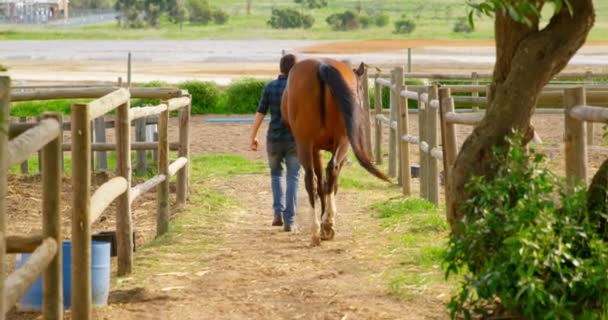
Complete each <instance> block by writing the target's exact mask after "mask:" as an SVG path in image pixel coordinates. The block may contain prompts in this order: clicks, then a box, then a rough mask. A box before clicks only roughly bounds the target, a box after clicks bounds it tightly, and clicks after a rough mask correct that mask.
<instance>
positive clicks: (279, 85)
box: [250, 54, 300, 232]
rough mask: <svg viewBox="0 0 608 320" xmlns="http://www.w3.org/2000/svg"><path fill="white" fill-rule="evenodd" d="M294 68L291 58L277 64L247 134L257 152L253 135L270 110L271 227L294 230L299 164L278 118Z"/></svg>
mask: <svg viewBox="0 0 608 320" xmlns="http://www.w3.org/2000/svg"><path fill="white" fill-rule="evenodd" d="M294 64H296V57H295V56H294V55H293V54H287V55H284V56H283V57H282V58H281V61H280V62H279V66H280V71H281V74H280V75H279V76H278V78H277V79H275V80H273V81H271V82H269V83H268V84H266V86H265V87H264V91H263V92H262V98H261V100H260V104H259V105H258V109H257V113H256V115H255V120H254V122H253V127H252V131H251V146H250V148H251V150H253V151H257V150H258V138H257V133H258V130H259V128H260V125H261V124H262V121H263V119H264V116H265V115H266V113H267V112H268V111H269V110H270V124H269V125H268V133H267V135H266V150H267V152H268V166H269V167H270V181H271V187H272V208H273V210H274V219H273V220H272V225H273V226H283V230H284V231H286V232H291V231H294V230H295V217H296V204H297V196H298V181H299V177H300V162H299V161H298V158H297V157H296V142H295V139H294V138H293V136H292V135H291V132H289V129H287V127H286V126H285V123H284V122H283V117H282V115H281V97H282V96H283V91H284V90H285V86H286V85H287V75H288V74H289V70H291V68H292V67H293V65H294ZM283 163H285V168H286V189H287V190H286V192H283V182H282V180H283Z"/></svg>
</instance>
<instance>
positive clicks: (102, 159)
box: [93, 116, 108, 171]
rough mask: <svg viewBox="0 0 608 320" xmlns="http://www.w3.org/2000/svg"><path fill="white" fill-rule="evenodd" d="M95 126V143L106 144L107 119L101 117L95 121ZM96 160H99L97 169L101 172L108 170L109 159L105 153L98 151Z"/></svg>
mask: <svg viewBox="0 0 608 320" xmlns="http://www.w3.org/2000/svg"><path fill="white" fill-rule="evenodd" d="M93 122H94V125H95V142H99V143H104V142H106V141H107V140H106V120H105V117H103V116H102V117H99V118H97V119H95V120H93ZM95 158H96V159H97V169H98V170H99V171H104V170H108V157H107V154H106V152H105V151H96V152H95Z"/></svg>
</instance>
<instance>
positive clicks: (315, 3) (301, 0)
mask: <svg viewBox="0 0 608 320" xmlns="http://www.w3.org/2000/svg"><path fill="white" fill-rule="evenodd" d="M294 2H295V3H297V4H300V5H302V6H305V7H307V8H308V9H318V8H323V7H327V0H294Z"/></svg>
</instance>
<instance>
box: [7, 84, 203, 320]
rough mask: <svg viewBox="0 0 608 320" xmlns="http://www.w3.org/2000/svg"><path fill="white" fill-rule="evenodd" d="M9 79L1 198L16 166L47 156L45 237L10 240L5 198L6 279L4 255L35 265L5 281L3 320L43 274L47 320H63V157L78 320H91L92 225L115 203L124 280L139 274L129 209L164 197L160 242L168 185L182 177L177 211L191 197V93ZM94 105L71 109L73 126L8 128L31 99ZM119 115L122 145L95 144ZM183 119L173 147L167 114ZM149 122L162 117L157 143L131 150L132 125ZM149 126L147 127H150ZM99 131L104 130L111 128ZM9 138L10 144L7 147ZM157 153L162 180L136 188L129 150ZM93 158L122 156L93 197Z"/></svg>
mask: <svg viewBox="0 0 608 320" xmlns="http://www.w3.org/2000/svg"><path fill="white" fill-rule="evenodd" d="M9 83H10V80H9V78H8V77H0V111H2V117H0V118H1V119H2V120H5V121H0V125H1V127H0V129H2V130H0V132H4V133H5V134H0V164H2V167H1V168H0V194H6V188H7V185H6V183H7V182H6V180H7V179H6V174H7V171H8V168H10V166H13V165H16V164H19V163H21V162H22V161H24V160H27V158H28V157H29V155H31V154H32V153H34V152H36V151H37V150H38V149H40V148H42V158H41V159H42V161H41V163H42V170H41V172H42V181H43V185H44V186H43V220H44V221H43V230H42V233H41V234H33V235H28V236H16V235H12V236H10V237H8V236H6V221H5V219H6V218H5V217H6V213H5V210H6V209H5V207H6V204H5V201H6V200H5V197H4V196H3V197H0V272H4V265H5V255H6V253H19V252H27V253H32V256H31V258H30V260H28V262H27V263H26V264H25V265H24V266H23V267H22V268H20V269H18V270H17V271H16V272H15V273H14V274H13V275H10V276H9V277H8V278H6V279H5V278H4V277H0V295H2V296H3V297H4V299H0V320H2V319H4V317H5V313H6V311H7V310H8V309H10V307H12V305H14V304H15V303H16V301H17V300H18V299H19V297H20V296H21V295H22V294H23V293H24V292H25V291H26V290H27V289H28V288H29V287H30V286H31V285H32V283H33V282H34V281H35V279H36V278H37V277H38V275H39V274H40V273H41V272H44V286H43V287H44V297H45V298H44V302H43V317H44V318H45V319H62V318H63V309H62V306H63V304H62V300H63V296H62V295H63V294H62V287H61V286H62V282H63V281H62V279H61V276H62V275H61V269H62V268H61V261H62V259H61V254H62V252H61V248H62V246H61V245H60V241H61V240H62V237H61V229H60V226H61V224H60V216H59V214H60V211H59V201H60V191H61V185H60V183H61V175H62V169H63V167H62V165H61V163H62V162H61V159H62V153H63V151H68V150H69V151H71V152H72V185H73V186H72V187H73V190H72V191H73V194H75V195H79V196H74V197H73V200H72V262H71V264H72V265H71V270H72V275H71V277H72V282H71V283H72V288H71V292H72V301H71V305H72V318H73V319H84V320H87V319H91V308H92V297H91V292H92V291H91V225H92V224H93V223H94V222H95V221H96V220H97V219H99V217H100V216H101V215H102V214H103V212H104V211H105V210H106V209H107V208H108V207H109V206H110V205H111V204H112V203H113V202H114V201H115V200H117V205H116V210H117V211H116V238H117V274H118V275H126V274H128V273H130V272H131V270H132V266H133V247H134V244H133V237H132V234H133V225H132V216H131V207H132V204H133V202H134V201H135V200H136V199H137V197H139V196H141V195H142V194H143V193H144V192H146V191H148V190H150V189H152V188H154V187H156V188H157V193H158V199H157V200H158V201H157V202H158V206H157V207H158V209H157V211H158V212H157V226H158V230H157V235H162V234H164V233H165V232H167V230H168V228H169V179H170V178H171V177H172V176H174V175H177V179H176V193H177V196H176V198H177V203H178V204H179V205H183V204H184V203H185V202H186V199H187V197H188V183H189V182H188V180H189V172H188V170H189V168H188V167H189V159H190V147H189V134H190V130H189V122H190V109H191V98H190V96H189V95H188V93H187V92H184V91H182V90H176V89H166V88H161V89H158V88H131V89H125V88H121V87H103V88H96V87H85V88H42V89H40V88H27V89H23V90H17V91H14V90H13V91H11V89H10V85H9ZM135 97H137V98H160V99H162V100H163V102H162V104H160V105H159V106H154V107H141V108H130V99H131V98H135ZM72 98H73V99H81V98H94V99H95V100H93V101H90V102H88V103H75V104H72V112H71V121H70V123H67V124H64V123H62V120H61V116H60V115H57V114H43V116H42V119H41V121H40V122H39V123H37V124H29V123H13V124H10V125H9V123H8V119H9V106H10V103H11V99H14V101H27V100H30V99H35V100H44V99H72ZM111 111H115V120H114V123H113V127H114V128H115V130H116V135H115V136H116V143H106V142H101V143H92V142H91V135H92V134H91V133H92V126H93V125H94V123H95V122H94V120H95V119H102V118H103V116H104V115H105V114H106V113H108V112H111ZM171 111H179V141H178V142H176V143H171V144H170V143H169V141H168V123H169V113H170V112H171ZM148 116H157V117H159V120H158V126H159V141H158V142H156V143H150V142H140V143H132V142H131V130H130V126H131V124H132V123H133V121H134V120H138V119H144V120H145V118H146V117H148ZM144 123H145V122H144ZM102 124H104V125H102V126H101V127H103V129H104V130H105V129H106V125H105V121H103V122H102ZM66 127H68V130H71V132H72V134H71V135H72V143H70V144H63V143H62V141H61V138H62V136H63V134H62V130H63V129H64V128H66ZM9 137H12V139H11V140H10V141H9ZM151 148H153V149H155V150H156V151H157V152H158V170H159V174H158V175H157V176H155V177H154V178H152V179H149V180H148V181H146V182H144V183H142V184H140V185H138V186H131V176H132V173H131V150H148V149H151ZM93 150H103V151H108V150H115V151H116V152H117V164H116V177H115V178H113V179H111V180H109V181H107V182H106V183H104V184H103V185H101V186H100V187H99V188H98V189H97V190H96V191H95V193H93V195H92V196H91V171H92V168H91V157H92V151H93ZM170 150H177V151H178V157H177V159H176V160H175V161H174V162H172V163H170V162H169V151H170Z"/></svg>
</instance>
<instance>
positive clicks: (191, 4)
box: [188, 0, 213, 24]
mask: <svg viewBox="0 0 608 320" xmlns="http://www.w3.org/2000/svg"><path fill="white" fill-rule="evenodd" d="M188 13H189V14H190V22H191V23H199V24H208V23H209V21H211V19H213V10H211V6H210V5H209V2H208V1H207V0H188Z"/></svg>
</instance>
